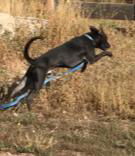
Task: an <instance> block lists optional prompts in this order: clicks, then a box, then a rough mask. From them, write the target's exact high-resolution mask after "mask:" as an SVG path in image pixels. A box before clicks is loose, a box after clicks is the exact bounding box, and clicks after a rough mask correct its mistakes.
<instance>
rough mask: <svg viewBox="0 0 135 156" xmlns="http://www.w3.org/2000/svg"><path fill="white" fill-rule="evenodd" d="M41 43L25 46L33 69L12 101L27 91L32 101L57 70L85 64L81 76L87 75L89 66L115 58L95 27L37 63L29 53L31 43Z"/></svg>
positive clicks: (48, 53)
mask: <svg viewBox="0 0 135 156" xmlns="http://www.w3.org/2000/svg"><path fill="white" fill-rule="evenodd" d="M37 39H42V38H41V37H34V38H32V39H30V40H29V41H28V43H27V44H26V45H25V48H24V57H25V59H26V60H27V61H28V62H29V63H30V64H31V65H30V67H29V68H28V70H27V72H26V74H25V75H24V77H23V78H22V80H21V82H20V83H19V85H18V86H17V87H16V88H15V89H14V90H13V91H12V93H11V97H14V96H16V95H18V94H20V93H21V94H22V93H24V92H26V91H29V97H31V96H32V95H33V93H35V92H36V91H38V90H40V89H41V88H42V85H43V83H44V80H45V78H46V76H47V72H48V71H49V70H51V69H54V68H57V67H60V68H62V67H64V68H73V67H75V66H76V65H77V64H79V63H81V62H84V66H83V67H82V69H81V72H84V71H85V69H86V67H87V64H88V63H89V64H93V63H95V62H96V61H98V60H99V59H101V58H102V57H104V56H109V57H111V56H112V53H111V52H108V51H107V49H108V48H110V44H109V43H108V39H107V35H106V34H105V32H104V31H103V29H102V28H100V30H99V29H97V28H95V27H93V26H91V27H90V31H89V32H87V33H85V34H83V35H81V36H78V37H75V38H73V39H71V40H69V41H67V42H66V43H64V44H62V45H60V46H58V47H56V48H54V49H51V50H49V51H48V52H46V53H45V54H43V55H41V56H40V57H38V58H36V59H32V58H31V57H30V56H29V54H28V51H29V48H30V45H31V43H32V42H33V41H35V40H37ZM96 48H99V49H101V50H102V52H101V53H100V54H97V55H96V53H95V49H96ZM29 109H30V105H29Z"/></svg>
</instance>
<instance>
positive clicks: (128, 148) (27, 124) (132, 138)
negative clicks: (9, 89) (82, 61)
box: [0, 4, 135, 156]
mask: <svg viewBox="0 0 135 156" xmlns="http://www.w3.org/2000/svg"><path fill="white" fill-rule="evenodd" d="M46 18H48V20H49V23H48V26H47V27H46V28H42V29H41V34H42V35H43V36H44V37H45V39H44V41H37V42H35V43H34V44H33V46H32V48H31V54H32V56H33V57H34V56H35V57H36V56H39V55H40V54H41V53H42V52H43V51H47V50H48V49H51V48H53V47H55V46H57V45H59V44H62V43H63V42H65V41H67V40H69V39H70V38H72V37H74V36H77V35H80V34H82V33H85V32H87V31H88V27H89V25H95V26H99V25H100V24H102V25H103V27H104V29H105V32H106V33H107V34H108V37H109V42H110V43H111V45H112V47H111V49H110V50H111V51H112V53H113V55H114V57H113V58H112V59H110V58H103V59H102V60H100V61H99V62H97V63H96V64H94V65H92V66H89V67H88V68H87V71H86V72H85V73H84V74H81V73H79V72H77V73H74V74H71V75H69V76H67V77H64V78H62V79H60V80H58V81H56V82H53V83H52V85H51V87H50V88H49V89H47V90H45V89H42V90H41V91H40V93H39V95H37V97H36V98H35V99H34V102H33V103H32V106H33V110H32V112H31V113H29V112H27V109H26V105H21V107H20V109H19V110H18V112H17V113H15V112H14V111H12V110H7V111H4V112H1V113H0V123H1V124H0V131H1V133H0V151H5V152H6V151H10V152H12V153H32V154H33V155H39V156H52V155H55V156H63V155H65V156H68V155H73V156H74V155H75V156H77V155H81V156H108V155H110V156H111V155H112V156H113V155H115V156H120V155H123V156H129V155H131V156H133V155H134V154H135V150H134V149H135V133H134V132H135V123H134V119H135V116H134V114H135V96H134V92H135V84H134V77H135V71H134V68H135V53H134V50H135V45H134V40H135V36H134V32H135V23H134V22H133V21H111V20H89V19H85V18H83V17H81V16H80V14H79V12H78V10H77V9H76V10H75V9H74V8H72V7H70V8H69V5H66V6H65V5H63V4H61V5H60V6H59V8H57V10H56V12H55V14H47V15H46ZM117 27H124V28H126V32H125V33H124V34H123V33H122V32H120V31H117V30H116V28H117ZM30 37H31V34H30V33H29V31H28V30H26V28H23V27H22V28H20V29H19V30H17V32H16V37H15V39H14V40H13V41H8V40H7V37H5V38H4V37H3V38H2V39H1V40H0V51H1V52H0V58H1V60H0V71H1V72H0V82H1V85H2V84H8V83H11V82H13V80H14V78H15V77H17V76H19V77H22V76H23V74H24V72H25V71H26V70H27V67H28V66H27V63H26V62H25V61H23V56H22V49H23V46H24V44H25V43H26V41H27V40H28V39H29V38H30ZM17 65H18V66H17Z"/></svg>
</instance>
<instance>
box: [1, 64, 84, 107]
mask: <svg viewBox="0 0 135 156" xmlns="http://www.w3.org/2000/svg"><path fill="white" fill-rule="evenodd" d="M83 65H84V63H80V64H79V65H77V66H75V67H74V68H71V69H69V70H67V71H66V72H63V73H59V74H58V75H55V76H52V75H51V76H49V77H48V78H47V79H46V80H45V81H44V85H46V84H47V83H48V82H50V81H54V80H57V79H59V78H61V77H63V76H65V75H68V74H70V73H73V72H76V71H78V70H80V69H81V68H82V67H83ZM27 96H28V92H26V93H24V94H22V95H20V96H18V97H16V98H15V99H14V100H12V101H10V102H9V103H6V104H0V110H6V109H9V108H11V107H15V106H17V105H18V104H19V102H20V101H21V100H23V99H24V98H26V97H27Z"/></svg>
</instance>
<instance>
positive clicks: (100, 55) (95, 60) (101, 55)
mask: <svg viewBox="0 0 135 156" xmlns="http://www.w3.org/2000/svg"><path fill="white" fill-rule="evenodd" d="M104 56H109V57H112V56H113V55H112V53H111V52H108V51H104V52H101V53H100V54H98V55H96V56H95V58H94V62H97V61H98V60H100V59H101V58H102V57H104Z"/></svg>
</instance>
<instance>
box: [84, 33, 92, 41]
mask: <svg viewBox="0 0 135 156" xmlns="http://www.w3.org/2000/svg"><path fill="white" fill-rule="evenodd" d="M84 36H85V37H87V38H88V39H90V40H91V41H93V40H94V39H93V38H92V37H91V36H90V35H88V34H85V35H84Z"/></svg>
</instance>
